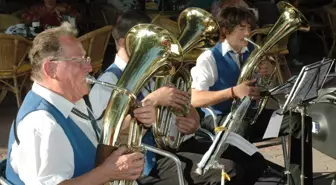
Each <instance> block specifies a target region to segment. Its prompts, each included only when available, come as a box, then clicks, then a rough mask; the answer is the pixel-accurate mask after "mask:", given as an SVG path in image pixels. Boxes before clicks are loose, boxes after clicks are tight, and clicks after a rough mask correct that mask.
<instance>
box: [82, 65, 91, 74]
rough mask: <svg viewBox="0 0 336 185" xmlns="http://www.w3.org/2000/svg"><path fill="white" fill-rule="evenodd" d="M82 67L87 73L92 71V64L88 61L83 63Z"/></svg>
mask: <svg viewBox="0 0 336 185" xmlns="http://www.w3.org/2000/svg"><path fill="white" fill-rule="evenodd" d="M83 68H84V71H85V72H87V73H90V72H91V71H92V65H91V64H89V63H85V64H84V66H83Z"/></svg>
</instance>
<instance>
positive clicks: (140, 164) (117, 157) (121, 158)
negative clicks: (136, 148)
mask: <svg viewBox="0 0 336 185" xmlns="http://www.w3.org/2000/svg"><path fill="white" fill-rule="evenodd" d="M144 164H145V160H144V154H142V153H140V152H134V153H129V149H128V148H127V147H126V146H122V147H120V148H118V149H117V150H116V151H114V152H113V153H112V154H111V155H110V156H109V157H108V158H107V159H106V160H105V161H104V163H103V164H102V165H101V166H102V167H103V168H104V172H105V173H106V175H107V176H108V177H110V178H111V179H110V180H136V179H137V178H139V177H140V175H141V174H142V171H143V169H144Z"/></svg>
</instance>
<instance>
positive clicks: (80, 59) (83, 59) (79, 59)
mask: <svg viewBox="0 0 336 185" xmlns="http://www.w3.org/2000/svg"><path fill="white" fill-rule="evenodd" d="M50 61H53V62H59V61H72V62H78V63H80V64H90V63H91V58H90V57H84V56H83V57H73V58H62V57H59V58H54V59H52V60H50Z"/></svg>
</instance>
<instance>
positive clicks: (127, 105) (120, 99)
mask: <svg viewBox="0 0 336 185" xmlns="http://www.w3.org/2000/svg"><path fill="white" fill-rule="evenodd" d="M125 43H126V50H127V53H128V54H129V56H130V59H129V62H128V64H127V66H126V68H125V70H124V72H123V74H122V76H121V78H120V79H119V81H118V82H117V84H116V86H117V87H118V88H113V90H112V93H111V97H110V100H109V103H108V106H107V108H106V111H105V114H104V118H103V129H102V135H101V138H100V141H99V145H98V147H97V155H96V164H97V165H99V164H101V163H103V162H104V160H105V159H106V158H107V157H108V156H109V155H110V154H111V153H112V152H113V151H115V150H116V149H117V148H118V147H119V146H120V145H127V146H128V147H129V148H130V150H131V151H136V150H138V149H139V147H140V144H141V139H142V132H143V128H142V127H141V126H140V125H139V124H137V123H136V120H135V119H132V121H131V124H130V126H129V130H128V131H129V132H128V136H127V138H122V136H121V128H122V125H123V121H124V119H125V117H126V116H127V115H128V114H130V113H131V112H132V111H133V110H134V108H136V107H137V106H139V103H138V102H137V97H136V96H137V94H138V93H139V92H140V90H141V89H142V87H143V86H144V85H145V84H146V83H147V82H148V81H149V79H150V78H152V76H154V75H158V74H160V75H166V73H167V72H171V73H172V72H174V66H177V65H176V64H175V63H180V62H181V61H182V48H181V46H180V44H179V42H178V40H177V39H176V38H174V37H172V36H171V34H170V33H169V32H168V31H166V30H164V29H163V28H161V27H159V26H155V25H150V24H139V25H136V26H134V27H133V28H131V29H130V30H129V31H128V33H127V35H126V37H125ZM173 48H174V49H173ZM133 182H134V181H114V184H133Z"/></svg>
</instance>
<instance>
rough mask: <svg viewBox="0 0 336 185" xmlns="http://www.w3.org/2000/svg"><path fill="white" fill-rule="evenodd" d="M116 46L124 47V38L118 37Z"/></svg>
mask: <svg viewBox="0 0 336 185" xmlns="http://www.w3.org/2000/svg"><path fill="white" fill-rule="evenodd" d="M118 46H119V48H124V47H125V39H124V38H120V39H119V40H118Z"/></svg>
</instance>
